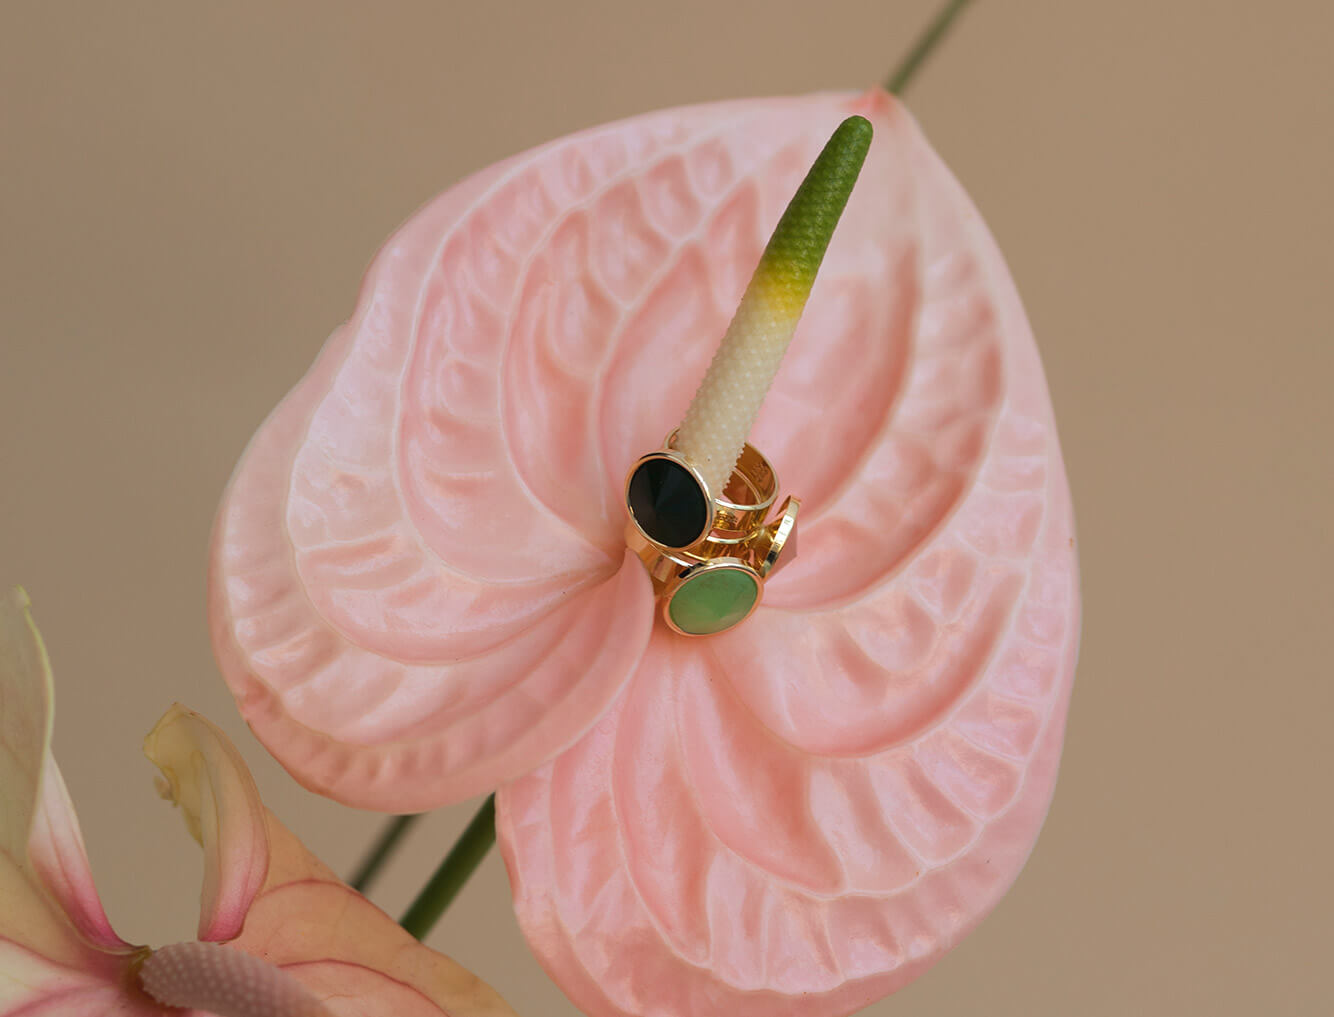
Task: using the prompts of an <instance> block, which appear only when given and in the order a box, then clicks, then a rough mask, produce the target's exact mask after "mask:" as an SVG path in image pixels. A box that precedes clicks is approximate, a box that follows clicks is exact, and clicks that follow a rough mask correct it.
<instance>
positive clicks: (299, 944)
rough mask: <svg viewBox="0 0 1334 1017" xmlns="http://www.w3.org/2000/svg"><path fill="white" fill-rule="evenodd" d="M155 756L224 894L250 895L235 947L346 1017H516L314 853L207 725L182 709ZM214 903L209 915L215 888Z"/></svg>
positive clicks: (161, 726) (233, 932) (158, 740)
mask: <svg viewBox="0 0 1334 1017" xmlns="http://www.w3.org/2000/svg"><path fill="white" fill-rule="evenodd" d="M145 751H146V752H147V754H148V755H149V758H151V759H152V760H153V762H154V763H155V764H156V765H157V766H158V767H160V768H161V769H162V772H163V774H164V775H165V776H166V777H167V779H168V781H169V782H170V784H171V788H172V792H173V797H175V798H176V800H177V802H178V804H180V806H181V809H182V812H183V814H184V816H185V820H186V823H187V825H188V826H189V827H190V829H191V832H192V833H194V834H195V835H196V836H197V837H198V836H201V835H202V837H203V841H202V843H203V847H204V851H205V857H206V858H207V859H209V862H208V864H209V865H210V866H213V865H215V864H216V865H218V866H220V867H221V870H222V871H221V875H220V878H217V879H215V880H214V882H215V883H216V884H217V885H218V886H220V887H226V886H228V885H233V884H234V885H235V886H237V887H241V888H243V889H242V890H241V891H239V892H237V893H234V894H231V895H230V898H229V899H230V900H233V901H239V900H241V899H242V898H244V900H245V906H244V907H243V908H240V914H239V917H240V919H241V922H240V923H238V924H236V926H235V927H234V928H231V929H230V931H229V932H228V936H229V937H234V938H232V941H231V943H230V945H231V946H232V947H234V948H236V949H240V950H244V951H245V952H247V953H249V954H252V955H254V956H256V957H259V958H261V959H263V960H265V961H267V962H269V963H270V964H274V965H276V966H277V967H279V968H281V969H283V970H285V971H287V972H288V973H289V974H291V975H293V976H294V977H295V978H296V979H297V980H298V981H299V982H301V983H302V984H303V985H304V986H305V987H306V989H307V990H308V991H309V992H311V993H312V994H313V995H314V996H315V997H316V998H318V999H320V1000H322V1001H323V1002H324V1003H325V1005H326V1006H327V1007H328V1009H329V1011H330V1012H331V1013H333V1014H336V1015H338V1017H384V1015H386V1014H393V1015H395V1017H439V1015H441V1014H449V1015H453V1017H513V1011H512V1010H511V1009H510V1008H509V1007H508V1006H507V1005H506V1004H505V1003H504V1001H503V1000H501V998H500V997H499V996H498V995H497V994H496V993H495V992H494V991H493V990H492V989H491V988H490V987H489V986H487V985H486V984H485V983H484V982H482V981H480V980H479V979H478V978H477V977H476V976H475V975H473V974H471V973H469V972H468V971H466V970H464V969H463V968H461V967H459V966H458V965H457V964H455V963H454V962H453V961H451V960H450V959H449V958H447V957H445V956H443V955H441V954H439V953H436V952H435V951H434V950H431V949H429V948H427V947H424V946H422V945H421V944H420V943H418V942H417V941H416V940H415V939H413V938H412V936H410V935H409V934H408V933H406V932H404V931H403V929H402V928H401V927H400V926H399V925H398V923H397V922H395V921H394V920H393V919H392V918H390V917H389V916H388V915H386V914H385V913H384V912H383V911H381V910H380V909H379V908H377V907H375V905H373V904H371V903H370V902H369V901H367V900H366V899H365V898H364V897H362V896H361V895H360V894H358V893H356V892H355V891H353V890H351V889H350V888H348V887H347V886H346V885H344V884H343V883H342V882H340V881H339V879H338V878H337V877H336V876H335V875H334V874H333V873H332V872H330V871H329V869H328V868H327V867H325V866H324V865H323V864H322V863H321V862H320V861H319V860H318V859H317V858H315V857H314V855H312V854H311V853H310V852H309V851H307V850H306V848H305V847H304V846H303V845H302V844H301V842H300V841H299V840H297V839H296V837H295V836H293V835H292V833H291V832H290V831H288V830H287V828H286V827H284V826H283V825H282V824H281V823H280V822H278V820H277V819H275V818H274V816H273V815H272V813H270V812H269V811H268V810H267V809H265V808H264V806H263V804H262V803H261V802H260V800H259V795H258V792H257V791H256V789H255V785H254V781H253V780H252V779H251V777H250V774H249V772H248V771H247V770H246V769H245V765H244V763H243V762H242V761H241V758H240V755H239V753H237V751H236V748H235V747H234V746H233V745H232V744H231V742H230V741H228V740H227V738H226V736H225V735H223V734H222V732H221V731H219V730H218V729H217V728H216V727H215V726H214V725H212V724H211V723H209V722H208V721H207V720H205V719H204V718H203V717H201V716H199V715H198V714H196V713H192V712H191V711H189V710H186V709H185V708H184V707H181V706H174V707H172V709H170V710H169V711H168V712H167V713H166V714H165V715H164V716H163V718H162V719H161V720H160V721H159V722H158V724H157V726H156V727H155V728H154V729H153V732H152V733H151V734H150V735H149V736H148V739H147V741H146V743H145ZM219 803H224V807H223V808H221V809H219V808H218V806H219ZM210 809H213V810H215V811H216V813H217V817H216V818H217V820H218V821H217V822H213V821H210V819H209V817H208V811H209V810H210ZM201 810H202V811H201ZM233 823H235V824H236V827H237V829H236V830H233V829H232V825H233ZM217 838H220V839H217ZM257 852H262V854H263V858H262V863H261V862H260V860H259V859H258V858H257V857H256V853H257ZM233 870H235V872H233ZM256 875H258V877H259V879H260V882H259V883H258V884H256V883H255V882H254V880H255V877H256ZM205 893H206V900H205V912H206V914H207V912H208V910H209V904H210V902H209V900H208V899H207V898H208V894H209V889H208V887H207V885H206V890H205ZM228 896H229V895H228V894H227V893H226V892H225V890H224V891H220V892H219V893H218V894H217V897H218V898H219V904H218V906H217V907H214V909H213V911H214V914H215V916H216V917H215V919H214V921H213V923H212V925H211V927H210V928H209V929H207V930H205V929H203V928H202V923H201V938H208V939H222V938H223V936H222V935H220V934H219V933H220V932H221V931H222V929H223V922H224V915H225V914H230V913H231V911H232V908H231V907H230V906H229V907H223V906H222V898H224V897H228Z"/></svg>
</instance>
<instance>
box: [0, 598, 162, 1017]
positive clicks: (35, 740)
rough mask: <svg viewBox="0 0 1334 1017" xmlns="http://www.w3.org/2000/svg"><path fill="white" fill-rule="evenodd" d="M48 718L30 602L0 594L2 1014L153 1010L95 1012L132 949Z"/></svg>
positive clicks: (47, 685)
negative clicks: (108, 897)
mask: <svg viewBox="0 0 1334 1017" xmlns="http://www.w3.org/2000/svg"><path fill="white" fill-rule="evenodd" d="M52 718H53V708H52V683H51V667H50V664H49V662H48V660H47V656H46V650H45V648H44V647H43V646H42V641H41V637H40V636H39V635H38V633H37V629H36V626H35V625H34V624H33V622H32V618H31V617H30V616H29V614H28V597H27V595H26V594H25V593H24V592H23V591H22V590H18V589H15V590H9V591H6V592H5V593H3V594H0V1017H10V1015H19V1014H22V1015H24V1017H30V1015H35V1014H71V1013H80V1014H82V1013H87V1014H89V1015H90V1017H95V1015H97V1014H99V1013H103V1012H105V1013H112V1012H115V1013H125V1014H127V1015H130V1014H134V1013H157V1012H158V1011H157V1010H156V1009H154V1010H151V1011H143V1010H138V1009H133V1010H132V1009H125V1010H116V1009H99V1008H98V1007H100V1006H102V1005H103V1003H104V1002H105V1001H106V999H109V998H110V997H109V996H108V994H109V993H110V994H112V995H114V994H115V991H116V990H115V987H116V986H117V984H118V982H119V981H120V979H121V978H122V976H123V974H124V971H125V967H126V965H127V963H128V962H129V958H128V956H127V955H129V954H131V953H132V952H133V951H134V948H133V947H131V946H129V945H128V944H126V943H125V942H124V941H123V940H121V939H120V938H119V937H118V936H116V934H115V933H114V932H113V931H112V930H111V927H110V925H109V924H108V922H107V919H106V914H105V912H104V911H103V910H102V905H101V902H100V901H99V900H98V898H97V893H96V890H95V889H94V888H93V882H92V876H91V874H90V872H89V869H88V859H87V856H86V855H85V853H84V849H83V838H82V836H81V835H80V833H79V827H78V823H77V821H76V820H75V818H74V813H73V811H72V810H71V809H70V807H69V799H68V795H67V794H66V792H65V785H64V781H63V780H62V779H61V777H60V774H59V771H57V770H56V768H55V763H54V762H53V761H52V759H51V755H50V748H49V746H50V741H51V725H52ZM76 1000H77V1001H78V1002H79V1005H78V1006H75V1005H74V1001H76ZM99 1000H100V1001H102V1002H98V1001H99ZM85 1005H86V1006H85ZM108 1005H109V1004H108Z"/></svg>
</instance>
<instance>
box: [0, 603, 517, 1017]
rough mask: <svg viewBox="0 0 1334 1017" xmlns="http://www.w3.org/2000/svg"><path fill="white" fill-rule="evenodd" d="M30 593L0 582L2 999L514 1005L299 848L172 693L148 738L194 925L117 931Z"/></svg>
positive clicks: (256, 1010)
mask: <svg viewBox="0 0 1334 1017" xmlns="http://www.w3.org/2000/svg"><path fill="white" fill-rule="evenodd" d="M27 608H28V605H27V598H26V596H25V595H24V594H23V592H22V591H21V590H13V591H9V592H8V593H5V594H2V595H0V902H2V906H0V1017H113V1015H114V1017H134V1015H142V1017H170V1015H173V1014H177V1015H179V1014H183V1013H186V1012H188V1013H192V1014H199V1015H200V1017H205V1015H206V1014H216V1015H217V1017H385V1015H388V1014H393V1015H395V1017H446V1015H448V1017H514V1015H513V1011H512V1010H511V1009H510V1008H509V1007H508V1006H506V1005H505V1003H504V1002H503V1001H502V1000H501V999H500V997H499V996H497V995H496V994H495V992H494V991H492V990H491V989H490V988H489V987H488V986H487V985H485V984H484V983H482V982H481V981H480V980H479V979H477V978H476V977H475V976H474V975H472V974H470V973H468V972H467V971H465V970H463V969H462V968H460V967H459V966H458V965H457V964H455V963H454V962H453V961H451V960H449V959H448V958H447V957H444V956H442V955H441V954H438V953H436V952H435V951H433V950H429V949H427V948H426V947H424V946H421V945H420V944H419V943H417V942H416V941H415V940H414V939H412V937H411V936H409V935H408V934H407V933H406V932H404V931H403V930H402V929H401V928H399V927H398V925H397V924H396V923H395V922H394V921H393V920H392V919H391V918H389V917H388V916H387V915H385V914H384V913H383V912H382V911H380V910H379V909H378V908H376V907H375V906H374V905H372V904H371V903H370V902H368V901H367V900H365V899H364V898H363V897H361V896H360V895H359V894H357V893H355V892H354V891H352V890H351V889H349V888H348V887H347V886H346V885H344V884H343V883H342V882H341V881H339V880H338V879H337V877H335V876H334V875H333V873H331V872H330V871H329V870H328V869H327V868H326V867H325V866H324V865H322V864H321V863H320V862H319V861H318V860H317V859H316V858H315V857H314V856H313V855H311V854H310V852H308V851H307V850H306V849H305V847H303V846H302V844H301V843H300V842H299V841H298V840H297V839H296V838H295V837H294V836H293V835H292V834H291V833H290V832H289V831H288V830H287V829H286V828H285V827H284V826H283V825H282V824H281V823H279V822H278V820H277V819H275V818H274V816H273V815H272V814H271V813H270V812H269V811H268V810H267V809H265V808H264V805H263V803H262V802H261V801H260V799H259V794H258V792H257V790H256V788H255V784H254V781H253V780H252V779H251V777H250V774H249V772H248V771H247V769H246V767H245V764H244V763H243V762H242V760H241V757H240V754H239V753H238V752H237V751H236V749H235V747H234V746H233V745H232V744H231V743H230V742H229V741H228V740H227V738H226V737H225V736H224V735H223V734H222V732H221V731H219V730H218V729H217V728H216V727H214V726H213V725H212V724H210V723H209V722H208V721H207V720H205V719H204V718H203V717H200V716H199V715H198V714H196V713H192V712H191V711H189V710H187V709H185V708H184V707H181V706H174V707H172V708H171V709H170V710H168V711H167V713H166V714H165V715H164V716H163V717H162V719H161V720H160V721H159V722H158V724H157V726H156V727H154V729H153V731H152V733H151V734H149V736H148V738H147V740H146V742H145V746H144V748H145V752H146V754H147V755H148V756H149V758H150V759H151V760H152V761H153V762H154V763H155V764H156V765H157V766H158V768H159V769H160V770H161V771H162V775H163V784H162V790H163V793H164V795H165V796H167V797H169V798H170V799H171V800H172V801H174V802H175V803H176V804H177V805H178V806H179V807H180V809H181V814H182V817H183V818H184V819H185V823H186V826H187V827H188V828H189V830H190V833H191V834H192V835H193V836H194V838H195V839H196V840H197V841H199V843H200V845H201V846H202V847H203V849H204V856H205V870H204V888H203V893H202V895H201V912H200V919H199V942H195V943H181V944H176V945H173V946H168V947H164V948H162V949H161V950H157V951H154V950H150V949H148V948H147V947H136V946H134V945H132V944H129V943H126V942H125V941H124V940H122V939H121V938H120V937H119V936H117V935H116V933H115V932H114V930H113V929H112V927H111V924H110V922H109V921H108V920H107V917H106V914H105V912H104V911H103V909H102V904H101V902H100V900H99V899H98V896H97V891H96V889H95V888H94V886H93V881H92V875H91V872H90V870H89V867H88V859H87V857H86V855H85V852H84V846H83V838H82V836H81V834H80V832H79V825H78V821H77V819H76V818H75V815H74V810H73V807H72V805H71V803H70V800H69V796H68V793H67V792H66V790H65V784H64V781H63V780H62V779H61V776H60V771H59V770H58V769H57V767H56V764H55V761H54V760H53V759H52V758H51V753H50V748H49V746H50V740H51V727H52V715H53V710H52V691H53V690H52V682H51V673H50V667H49V664H48V662H47V657H46V651H45V649H44V647H43V646H42V643H41V640H40V638H39V636H38V634H37V630H36V628H35V626H34V625H33V623H32V620H31V618H30V617H29V616H28V610H27ZM147 875H148V874H147V873H145V876H147ZM182 1007H183V1008H185V1009H184V1010H182V1009H179V1008H182Z"/></svg>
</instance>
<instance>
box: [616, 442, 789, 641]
mask: <svg viewBox="0 0 1334 1017" xmlns="http://www.w3.org/2000/svg"><path fill="white" fill-rule="evenodd" d="M675 436H676V433H675V432H672V434H670V435H668V436H667V440H666V441H665V442H664V443H663V447H662V448H661V449H658V450H656V451H653V452H650V453H648V454H647V455H645V456H641V457H640V458H639V459H638V460H637V461H636V462H635V464H634V465H633V466H632V467H631V468H630V472H629V473H628V475H627V476H626V482H625V503H626V511H627V513H628V515H629V517H630V521H629V523H628V524H627V525H626V528H625V538H626V543H627V544H628V545H629V547H630V548H631V550H633V551H634V552H635V554H636V555H638V556H639V559H640V560H641V561H642V562H643V563H644V567H645V568H646V569H648V573H649V578H650V579H651V580H652V582H653V591H654V595H655V596H656V597H657V599H658V601H659V602H660V603H661V604H662V615H663V619H664V621H665V622H666V623H667V625H668V627H669V628H671V629H672V630H673V631H675V632H679V633H681V634H682V635H687V636H703V635H713V634H716V633H718V632H724V631H726V630H727V629H730V628H732V627H734V626H736V625H739V624H740V623H741V622H743V621H745V620H746V618H748V617H750V615H751V613H752V612H753V611H754V610H755V608H756V607H758V606H759V603H760V599H761V596H762V594H763V591H764V581H765V579H766V578H767V577H768V576H769V575H770V573H771V572H773V570H774V569H775V568H776V567H777V566H778V563H779V559H780V557H781V555H782V553H783V550H784V548H785V547H788V546H789V541H790V539H791V537H792V534H793V532H794V530H795V528H796V522H797V512H798V510H799V509H800V507H801V502H800V500H799V499H797V498H792V497H789V498H788V499H787V500H786V501H784V502H783V505H782V507H781V508H780V509H779V511H778V514H777V515H776V516H775V518H774V520H773V521H772V522H769V523H766V522H765V517H766V516H767V515H768V513H769V509H770V508H771V507H772V506H773V503H774V499H775V497H776V496H777V493H778V477H777V474H776V473H775V472H774V468H773V467H772V466H771V465H770V464H769V461H768V460H767V459H766V458H765V457H764V456H763V455H762V454H761V453H760V452H759V451H758V450H757V449H756V448H754V447H753V446H751V445H749V444H747V445H746V446H745V448H744V449H743V450H742V452H741V456H740V457H739V458H738V459H737V463H736V466H735V467H734V468H733V470H732V474H731V476H730V477H728V480H727V483H726V484H725V485H724V487H723V491H722V492H721V493H720V494H719V495H718V496H714V495H713V494H712V492H710V491H709V490H708V488H707V487H706V486H705V484H704V481H703V479H702V478H701V477H700V474H699V471H698V470H697V469H696V468H695V467H694V466H693V465H692V464H691V463H690V462H689V461H688V460H687V459H686V458H685V457H684V456H682V455H681V453H680V452H678V451H677V450H676V449H675V448H674V447H673V439H674V438H675ZM791 557H792V555H790V554H789V555H788V560H790V559H791Z"/></svg>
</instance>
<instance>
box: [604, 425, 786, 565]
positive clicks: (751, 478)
mask: <svg viewBox="0 0 1334 1017" xmlns="http://www.w3.org/2000/svg"><path fill="white" fill-rule="evenodd" d="M675 438H676V432H675V431H673V432H672V433H671V434H669V435H668V436H667V440H666V441H665V442H663V446H662V448H660V449H658V450H657V451H654V452H650V453H648V455H645V456H641V457H640V459H639V460H638V461H637V462H636V463H635V464H634V465H633V466H632V467H630V472H629V474H628V475H627V476H626V480H625V507H626V510H627V511H628V512H629V514H630V520H631V522H632V523H633V524H634V525H635V527H636V528H637V529H638V530H639V532H640V533H642V534H643V535H644V536H645V537H646V538H648V539H649V540H650V541H652V542H653V543H654V544H657V545H658V546H659V547H664V548H669V549H672V550H678V551H679V550H684V549H685V548H688V547H694V546H695V545H696V544H699V543H700V542H701V541H703V540H705V539H706V538H710V539H711V540H712V541H713V542H714V543H721V544H741V543H744V542H745V541H747V540H749V539H750V538H751V537H752V535H753V534H754V533H755V532H756V530H757V529H759V528H760V527H762V526H763V525H764V518H765V516H766V515H768V513H769V509H770V508H771V507H772V506H773V503H774V498H775V496H776V495H777V493H778V477H777V475H776V474H775V473H774V468H773V467H772V466H771V465H769V460H767V459H765V458H764V456H763V455H761V454H760V452H759V451H758V450H757V449H756V448H755V447H754V446H752V445H750V444H749V443H747V444H746V446H745V447H744V448H743V449H742V452H741V456H740V458H739V459H737V462H736V466H735V467H733V469H732V473H731V476H730V477H728V480H727V484H726V486H725V487H724V489H723V490H722V491H720V492H713V491H710V490H709V488H708V486H707V485H706V484H705V483H704V478H703V477H702V476H701V475H700V472H699V471H698V470H697V469H695V467H694V466H693V465H692V464H691V463H690V461H689V460H688V459H686V458H685V456H683V455H682V454H681V453H680V452H678V451H677V450H676V448H674V447H673V446H674V441H675Z"/></svg>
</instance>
